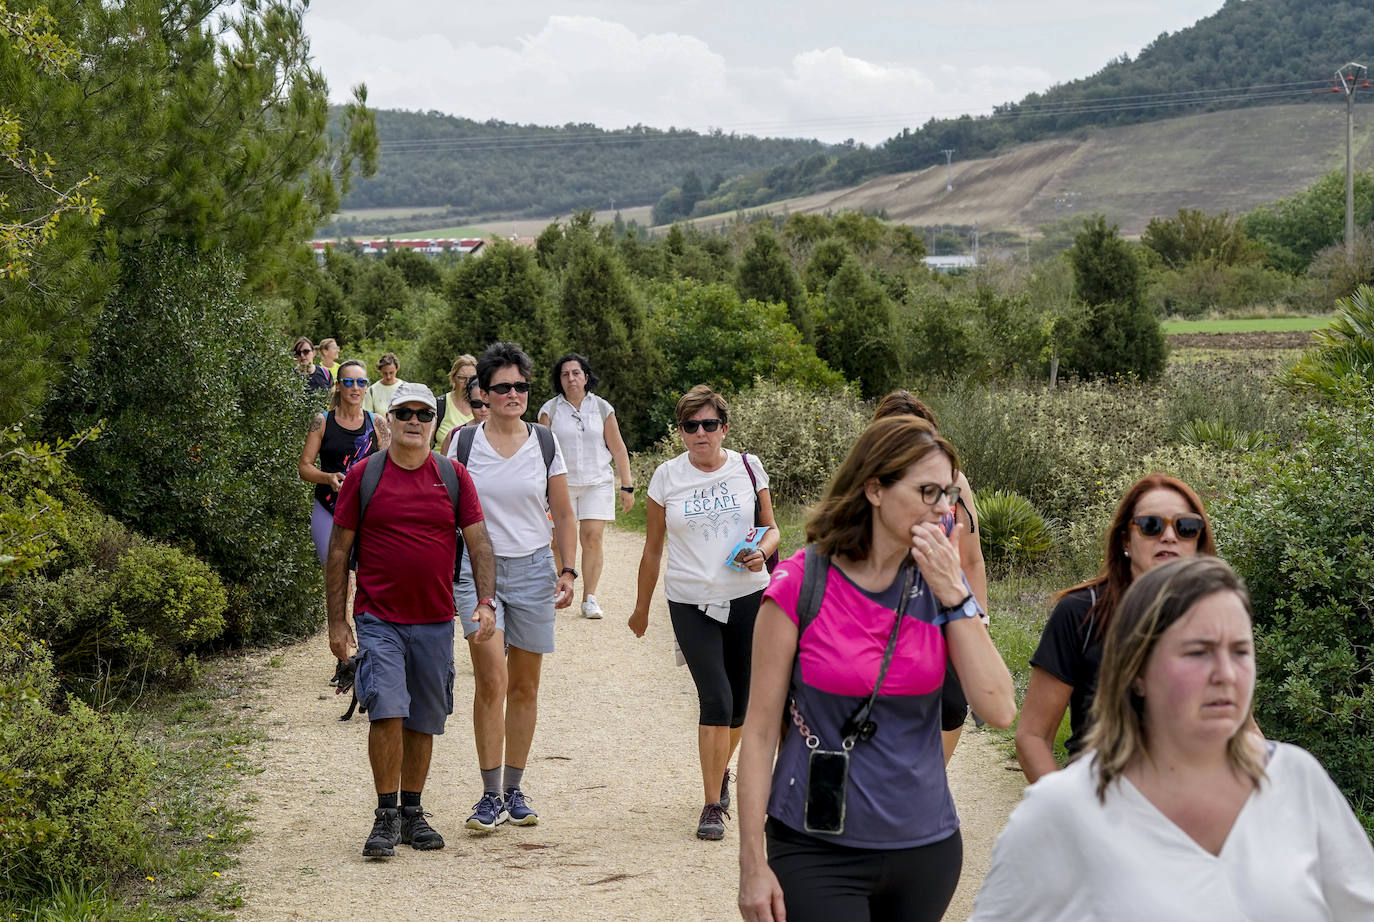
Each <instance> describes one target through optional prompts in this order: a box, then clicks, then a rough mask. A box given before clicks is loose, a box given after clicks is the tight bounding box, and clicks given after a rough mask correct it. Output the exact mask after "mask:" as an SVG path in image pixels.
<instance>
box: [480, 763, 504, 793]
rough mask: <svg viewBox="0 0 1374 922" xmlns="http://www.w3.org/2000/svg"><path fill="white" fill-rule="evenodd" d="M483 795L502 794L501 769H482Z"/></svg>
mask: <svg viewBox="0 0 1374 922" xmlns="http://www.w3.org/2000/svg"><path fill="white" fill-rule="evenodd" d="M482 793H483V794H500V793H501V769H499V768H484V769H482Z"/></svg>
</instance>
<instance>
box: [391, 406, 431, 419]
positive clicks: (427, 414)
mask: <svg viewBox="0 0 1374 922" xmlns="http://www.w3.org/2000/svg"><path fill="white" fill-rule="evenodd" d="M391 415H392V416H394V417H396V418H397V419H399V420H400V421H401V422H403V423H408V422H410V421H411V420H412V419H418V420H419V421H420V422H422V423H432V422H434V411H433V410H431V409H429V408H428V407H426V408H425V409H423V410H415V409H412V408H410V407H397V408H396V409H394V410H392V411H391Z"/></svg>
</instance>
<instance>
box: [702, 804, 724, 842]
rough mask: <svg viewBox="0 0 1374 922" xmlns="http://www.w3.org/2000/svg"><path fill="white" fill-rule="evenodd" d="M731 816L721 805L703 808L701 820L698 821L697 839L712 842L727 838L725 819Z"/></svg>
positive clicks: (708, 805) (710, 805) (709, 805)
mask: <svg viewBox="0 0 1374 922" xmlns="http://www.w3.org/2000/svg"><path fill="white" fill-rule="evenodd" d="M729 815H730V814H728V813H726V812H725V808H724V807H722V806H721V805H720V804H707V805H706V806H704V807H702V808H701V819H700V820H698V821H697V838H698V839H709V840H712V841H715V840H716V839H723V838H725V819H726V817H728V816H729Z"/></svg>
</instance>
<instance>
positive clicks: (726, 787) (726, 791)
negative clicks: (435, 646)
mask: <svg viewBox="0 0 1374 922" xmlns="http://www.w3.org/2000/svg"><path fill="white" fill-rule="evenodd" d="M720 808H721V809H722V810H724V811H726V812H727V813H728V812H730V769H728V768H727V769H726V770H725V777H724V778H722V779H720Z"/></svg>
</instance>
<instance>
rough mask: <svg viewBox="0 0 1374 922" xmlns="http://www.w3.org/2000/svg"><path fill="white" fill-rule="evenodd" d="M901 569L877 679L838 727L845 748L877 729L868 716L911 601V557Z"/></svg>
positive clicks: (913, 580)
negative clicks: (897, 594)
mask: <svg viewBox="0 0 1374 922" xmlns="http://www.w3.org/2000/svg"><path fill="white" fill-rule="evenodd" d="M902 571H903V573H904V574H905V576H904V577H903V579H902V594H901V595H900V596H898V597H897V611H896V615H897V617H896V618H894V619H893V620H892V633H891V634H889V635H887V648H886V649H884V650H883V664H882V666H881V667H879V669H878V680H877V681H876V682H874V683H873V694H871V695H869V696H868V700H867V701H865V702H864V703H863V706H862V707H860V708H859V709H858V710H857V711H855V712H854V714H853V716H852V717H850V718H849V720H847V721H845V724H844V727H842V728H841V729H840V733H841V734H842V735H843V736H844V748H845V749H846V750H848V749H853V748H854V742H855V740H859V739H865V740H866V739H870V738H872V736H873V734H874V733H876V732H877V730H878V727H877V725H876V724H874V723H872V722H871V721H869V719H868V717H869V715H870V714H872V713H873V705H874V704H875V703H877V701H878V692H879V691H881V690H882V687H883V680H884V679H886V678H887V670H888V669H889V668H891V666H892V657H893V654H895V653H896V652H897V635H898V634H899V633H900V632H901V630H902V618H903V617H905V615H906V609H907V605H908V604H910V601H911V588H912V585H913V583H914V582H915V580H916V567H915V565H914V564H912V562H911V558H909V557H908V558H906V559H905V560H904V561H903V563H902Z"/></svg>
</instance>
